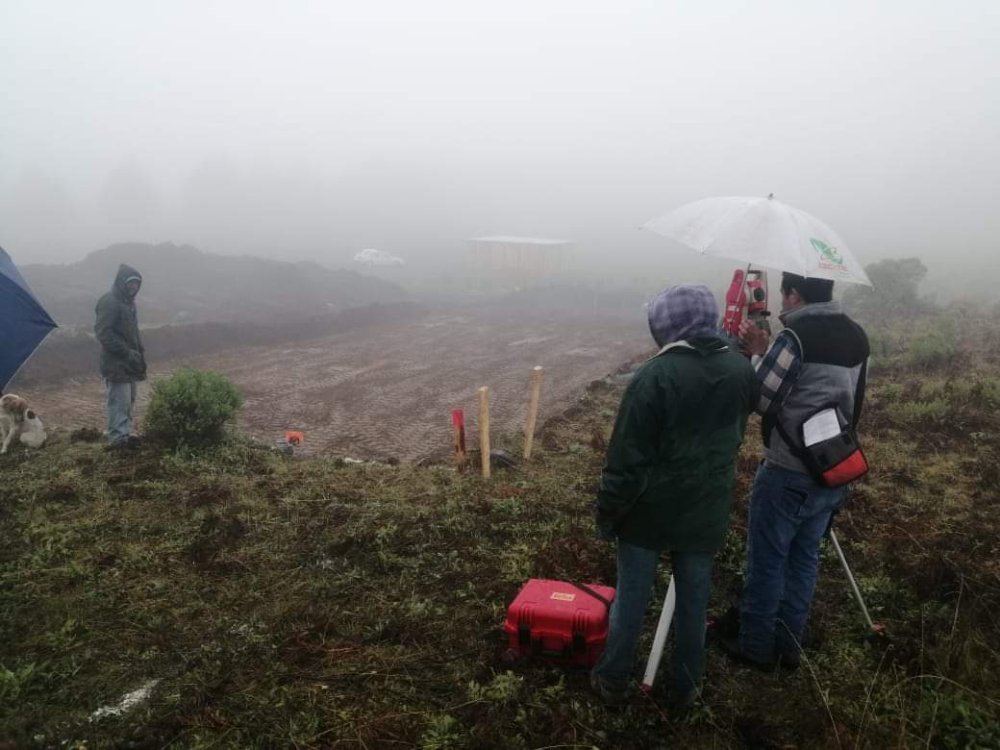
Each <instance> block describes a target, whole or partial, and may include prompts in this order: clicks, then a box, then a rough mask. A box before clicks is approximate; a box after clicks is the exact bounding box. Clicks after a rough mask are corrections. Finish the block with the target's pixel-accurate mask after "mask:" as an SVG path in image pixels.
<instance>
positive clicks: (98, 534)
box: [0, 359, 1000, 748]
mask: <svg viewBox="0 0 1000 750" xmlns="http://www.w3.org/2000/svg"><path fill="white" fill-rule="evenodd" d="M974 364H975V366H976V370H975V375H974V377H970V378H967V379H961V378H953V377H952V378H949V377H948V375H947V374H946V373H941V372H939V371H928V370H926V369H924V368H916V367H914V368H908V367H907V366H905V365H902V364H900V365H899V366H898V369H896V370H889V371H883V372H880V373H875V374H873V377H872V386H873V387H872V393H871V398H870V403H869V412H868V414H867V415H866V420H865V422H864V424H863V430H862V440H863V441H864V445H865V448H866V451H867V452H868V453H869V457H870V459H871V462H872V465H873V471H872V473H871V474H870V475H869V476H868V477H866V478H865V480H863V481H862V482H860V483H859V484H858V486H857V487H855V488H854V489H853V492H852V498H851V501H850V502H849V504H848V506H847V507H846V508H845V510H844V511H843V512H842V513H841V514H840V515H839V516H838V518H837V522H836V524H837V528H838V530H839V534H840V538H841V541H842V543H843V545H844V548H845V552H846V554H847V556H848V559H849V560H850V562H851V565H852V567H853V569H854V572H855V574H856V575H857V577H858V580H859V585H860V586H861V588H862V591H863V592H864V595H865V597H866V599H867V603H868V606H869V608H870V609H871V611H872V614H873V616H874V617H875V618H876V619H878V620H879V621H881V622H882V623H884V624H885V625H886V626H887V629H888V632H889V634H890V636H891V640H890V642H889V643H888V644H882V645H881V646H879V645H872V644H869V643H868V642H867V641H866V638H865V636H866V632H865V627H864V625H863V622H862V619H861V614H860V612H859V610H858V609H857V606H856V604H855V602H854V601H853V599H852V598H851V593H850V590H849V588H848V586H847V583H846V580H845V578H844V575H843V572H842V571H841V570H840V568H839V564H838V562H837V560H836V558H835V556H834V555H833V553H832V551H831V550H830V549H828V548H824V550H823V560H822V571H821V577H820V581H819V584H818V593H817V597H816V601H815V603H814V610H813V617H812V624H811V633H812V635H811V640H810V645H809V648H808V649H807V651H806V656H807V661H806V664H805V665H804V666H803V668H801V669H800V670H799V671H797V672H795V673H792V674H778V675H763V674H758V673H755V672H752V671H749V670H747V669H745V668H742V667H739V666H734V665H733V664H731V663H730V662H729V661H728V660H727V659H725V657H723V656H722V655H721V654H720V653H719V652H718V651H716V650H715V649H711V650H710V651H709V654H708V665H707V670H706V685H705V691H704V695H703V699H702V701H701V702H700V703H699V705H698V706H697V707H696V709H695V710H694V711H693V712H692V713H691V714H690V715H689V716H688V717H687V718H686V719H684V720H683V721H680V720H677V719H675V718H672V717H671V716H670V715H669V713H668V712H667V710H666V708H665V705H664V694H663V692H662V689H663V682H664V680H663V678H662V674H661V679H660V682H659V683H658V686H657V688H656V689H655V690H654V691H653V693H652V694H651V695H648V696H645V695H641V694H639V693H638V692H637V693H636V694H635V696H634V697H633V699H632V700H631V702H630V703H629V704H628V705H627V706H626V707H624V708H621V709H614V710H612V709H607V708H605V707H604V706H603V705H601V704H600V702H599V701H597V700H596V699H595V697H594V696H593V695H592V693H591V692H590V690H589V687H588V685H587V675H586V673H585V672H578V671H572V670H565V669H561V668H558V667H553V666H550V665H546V664H542V663H534V662H517V661H515V662H511V661H509V660H508V659H507V658H505V650H506V643H505V641H504V636H503V633H502V630H501V626H502V623H503V619H504V614H505V610H506V606H507V604H508V603H509V602H510V601H511V600H512V599H513V597H514V595H515V594H516V593H517V591H518V589H519V587H520V585H521V584H522V583H523V582H524V580H525V579H527V578H529V577H545V578H559V579H569V580H576V581H582V582H602V583H610V584H613V583H614V576H615V565H614V556H613V547H612V546H610V545H607V544H605V543H602V542H599V541H597V540H596V539H595V535H594V528H593V521H592V508H591V503H592V499H593V496H594V490H595V487H596V482H597V479H598V476H599V473H600V469H601V465H602V462H603V458H604V451H605V449H606V444H607V440H608V437H609V434H610V429H611V423H612V420H613V417H614V413H615V410H616V408H617V402H618V399H619V398H620V395H621V388H620V386H612V385H608V384H607V383H605V382H603V381H602V382H598V383H595V384H594V385H593V386H592V387H591V388H590V389H589V390H588V392H587V393H586V394H585V396H584V397H583V398H582V400H581V401H580V402H579V404H578V405H577V406H576V407H574V408H573V409H571V410H570V411H569V412H567V413H566V414H564V415H562V416H560V417H557V418H554V419H552V420H550V421H549V422H548V424H547V425H546V426H545V428H544V429H543V430H542V431H541V433H540V435H539V436H538V439H537V441H536V444H535V445H536V456H535V458H534V460H533V461H532V462H531V463H530V464H528V465H522V466H521V467H520V468H517V469H512V470H497V471H496V472H495V474H494V477H493V479H492V480H490V481H488V482H487V481H483V480H481V479H480V478H478V477H477V476H475V475H474V474H472V473H469V474H459V473H456V472H455V471H454V470H453V469H452V468H450V467H447V466H431V467H415V466H408V465H401V466H389V465H381V464H365V465H345V464H344V463H343V462H341V461H339V460H337V459H334V458H318V459H311V460H300V459H297V458H293V457H288V456H285V455H282V454H280V453H277V452H275V451H272V450H269V449H267V448H265V447H262V446H260V445H255V444H252V443H249V442H246V441H244V440H241V439H237V438H229V439H226V440H224V441H222V442H221V443H220V444H218V445H216V446H212V447H208V448H204V449H202V450H193V449H185V450H183V451H178V452H171V451H166V450H163V449H161V448H157V447H155V446H153V445H147V446H145V447H143V448H141V449H139V450H137V451H135V452H130V453H129V452H126V453H113V452H105V451H103V450H102V449H101V447H100V446H97V445H93V444H89V443H79V442H77V443H72V442H70V441H69V440H68V439H67V438H66V437H65V436H61V435H58V434H57V435H56V436H54V438H53V441H52V443H51V444H50V445H49V446H47V447H46V448H45V449H44V450H43V451H41V452H28V451H24V450H17V451H15V452H13V453H12V454H10V455H8V456H4V457H3V459H2V461H0V476H2V478H3V481H2V482H0V534H2V535H3V539H4V544H3V545H2V546H0V740H4V741H7V742H9V743H12V744H13V745H14V746H17V747H82V746H87V747H162V746H167V745H169V746H172V747H209V746H211V747H240V748H244V747H261V748H263V747H290V746H295V747H303V748H332V747H352V748H363V747H367V748H376V747H378V748H381V747H421V748H492V747H497V748H501V747H502V748H541V747H552V746H564V747H599V748H649V747H660V746H678V747H705V748H708V747H712V748H717V747H743V746H754V747H785V746H797V747H886V746H899V747H910V746H913V747H916V746H920V747H926V746H930V747H956V748H957V747H977V746H978V747H990V746H995V745H996V744H997V741H998V738H1000V728H998V724H997V720H996V716H997V712H998V709H1000V704H998V700H997V695H998V677H997V675H998V674H1000V658H998V650H997V646H996V633H997V631H996V622H997V620H998V617H1000V562H998V561H1000V547H998V541H997V540H998V539H1000V527H998V518H1000V508H998V506H997V503H998V498H997V493H996V486H997V479H998V477H997V469H996V466H995V464H996V461H995V455H996V453H995V451H996V448H997V445H998V443H997V439H998V436H1000V424H998V422H997V419H996V416H995V409H993V411H989V410H984V409H978V405H979V404H983V403H994V401H993V399H995V398H996V394H997V383H998V382H1000V370H998V369H997V365H995V364H994V363H992V362H991V361H986V360H978V359H977V360H975V361H974ZM919 404H925V405H926V404H935V406H918V405H919ZM939 404H940V405H939ZM941 405H943V406H941ZM977 409H978V411H979V412H984V413H986V414H987V416H985V417H978V418H977V419H978V421H975V420H973V415H974V414H975V413H976V411H977ZM938 411H946V413H943V414H940V415H938ZM955 415H959V416H961V417H962V418H963V419H966V420H967V421H966V422H965V425H966V426H965V427H963V429H961V430H954V429H945V428H942V427H941V425H942V424H947V422H948V420H949V419H952V417H954V416H955ZM942 420H943V422H942ZM973 422H974V423H973ZM498 443H499V444H500V445H501V446H502V447H506V448H508V449H509V450H511V451H512V452H515V453H516V452H517V451H518V448H519V441H518V440H517V439H516V438H511V437H509V436H507V437H504V436H498ZM759 452H760V446H759V440H758V438H757V433H756V425H755V426H753V427H751V429H750V430H748V439H747V443H746V445H745V446H744V448H743V450H742V452H741V455H740V458H739V461H738V467H739V473H738V476H737V498H736V505H735V509H734V515H733V527H732V530H731V532H730V534H729V536H728V538H727V542H726V545H725V547H724V549H723V550H722V551H721V552H720V554H719V556H718V562H717V566H716V571H715V583H714V591H713V601H712V610H713V611H714V612H722V611H724V610H725V609H726V607H727V606H728V605H729V603H730V597H731V594H732V592H733V591H735V590H738V580H739V575H740V573H741V569H742V565H743V560H744V554H745V553H744V548H743V539H744V529H745V519H746V502H745V496H746V492H747V490H748V489H749V486H750V482H751V480H752V476H753V472H754V470H755V468H756V463H757V459H758V457H759ZM990 472H992V474H991V473H990ZM666 581H667V571H666V570H664V571H662V573H661V576H660V577H659V580H658V582H657V587H656V591H655V593H654V602H656V603H658V602H659V601H662V597H663V595H664V593H665V589H666ZM658 610H659V607H658V604H657V606H654V607H651V609H650V612H649V615H648V618H647V623H646V629H645V632H644V635H643V639H642V641H641V643H640V654H641V657H643V658H644V656H645V654H646V653H648V649H649V646H650V640H651V636H652V632H653V630H654V628H655V624H656V618H657V617H658ZM886 645H887V646H888V647H886ZM665 665H666V662H665ZM129 700H131V701H132V702H131V703H129Z"/></svg>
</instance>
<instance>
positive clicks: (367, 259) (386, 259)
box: [354, 247, 406, 266]
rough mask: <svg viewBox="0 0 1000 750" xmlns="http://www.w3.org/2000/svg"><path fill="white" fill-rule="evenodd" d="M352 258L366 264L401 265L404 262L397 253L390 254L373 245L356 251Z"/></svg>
mask: <svg viewBox="0 0 1000 750" xmlns="http://www.w3.org/2000/svg"><path fill="white" fill-rule="evenodd" d="M354 260H355V261H356V262H358V263H364V264H365V265H366V266H401V265H403V264H404V263H405V262H406V261H404V260H403V259H402V258H400V257H399V256H398V255H390V254H389V253H387V252H385V251H384V250H376V249H375V248H373V247H369V248H365V249H364V250H362V251H360V252H358V253H356V254H355V256H354Z"/></svg>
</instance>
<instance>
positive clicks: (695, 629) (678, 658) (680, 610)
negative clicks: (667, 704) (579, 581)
mask: <svg viewBox="0 0 1000 750" xmlns="http://www.w3.org/2000/svg"><path fill="white" fill-rule="evenodd" d="M714 556H715V555H714V554H713V553H711V552H671V553H670V560H671V563H672V567H673V574H674V582H675V585H676V587H677V592H676V593H677V608H676V609H675V610H674V628H676V630H675V638H676V640H675V646H674V658H673V668H672V677H671V682H670V690H671V691H672V692H674V693H675V694H677V695H679V696H686V695H688V694H690V693H691V692H693V691H695V690H697V688H698V684H699V683H700V682H701V674H702V671H704V667H705V610H706V608H707V607H708V595H709V590H710V588H711V583H712V561H713V558H714ZM659 558H660V553H659V552H655V551H653V550H648V549H644V548H643V547H636V546H634V545H631V544H625V543H623V542H619V543H618V587H617V590H616V592H615V599H614V601H613V602H612V603H611V613H610V626H609V627H610V629H609V632H608V644H607V646H606V647H605V649H604V653H603V654H602V655H601V658H600V660H599V661H598V662H597V665H596V666H595V667H594V672H596V673H597V675H598V676H599V677H601V678H602V679H604V680H606V681H607V682H609V683H611V684H613V685H617V686H621V687H624V686H625V685H626V684H627V683H628V679H629V677H630V676H631V674H632V663H633V661H634V659H635V650H636V646H637V644H638V642H639V633H640V632H641V631H642V621H643V618H644V617H645V615H646V607H647V606H648V605H649V596H650V594H651V593H652V590H653V580H654V578H655V577H656V565H657V563H658V562H659Z"/></svg>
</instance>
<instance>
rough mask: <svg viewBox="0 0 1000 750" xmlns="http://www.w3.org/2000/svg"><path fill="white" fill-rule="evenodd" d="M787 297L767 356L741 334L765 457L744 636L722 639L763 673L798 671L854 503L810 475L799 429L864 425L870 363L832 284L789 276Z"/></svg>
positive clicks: (750, 541) (754, 498) (750, 537)
mask: <svg viewBox="0 0 1000 750" xmlns="http://www.w3.org/2000/svg"><path fill="white" fill-rule="evenodd" d="M781 296H782V313H781V316H780V319H781V321H782V323H784V325H785V328H784V330H783V331H782V332H781V333H779V334H778V335H777V336H776V337H775V340H774V343H773V344H771V345H770V348H768V343H769V340H768V338H769V337H768V336H767V334H766V333H764V332H763V331H761V330H760V329H759V328H755V327H744V329H743V331H742V334H743V335H742V337H741V338H742V341H743V345H744V346H745V347H746V349H747V350H748V351H749V352H750V353H751V354H753V355H754V363H755V366H756V371H757V378H758V379H759V381H760V384H761V393H760V400H759V402H758V403H757V405H756V410H757V411H758V412H759V413H760V414H761V415H762V416H763V420H762V422H761V427H762V431H763V433H764V435H763V436H764V446H765V450H764V461H763V462H762V463H761V466H760V468H759V469H758V470H757V476H756V477H755V479H754V484H753V491H752V494H751V496H750V517H749V519H748V522H747V572H746V580H745V583H744V588H743V596H742V599H741V603H740V632H739V638H738V640H735V639H732V638H720V640H719V644H720V645H721V646H722V648H723V649H725V650H726V651H727V652H728V653H729V654H730V655H731V656H734V657H736V658H737V659H739V660H741V661H744V662H747V663H749V664H750V665H751V666H755V667H758V668H761V669H765V670H771V669H774V668H775V667H776V666H782V667H786V668H795V667H796V666H798V664H799V653H800V642H801V640H802V633H803V631H804V630H805V625H806V618H807V616H808V614H809V605H810V604H811V602H812V597H813V590H814V589H815V586H816V576H817V572H818V570H819V545H820V542H821V541H822V539H823V535H824V534H825V533H826V529H827V528H828V527H829V525H830V519H831V517H832V514H833V513H834V512H836V510H837V509H838V508H839V507H840V505H841V504H843V502H844V499H845V497H846V496H847V486H843V487H837V488H833V489H831V488H830V487H827V486H825V485H822V484H820V483H819V482H817V481H816V480H815V479H813V477H812V476H811V475H810V473H809V470H808V469H807V468H806V465H805V464H804V463H803V461H802V460H801V459H800V458H799V456H798V455H797V453H799V452H801V451H802V450H803V448H802V446H801V445H800V444H798V441H799V440H800V435H801V432H800V429H801V426H802V423H803V422H804V421H805V420H806V419H807V418H808V417H810V416H811V415H813V414H815V413H816V412H818V411H821V410H823V409H825V408H827V407H830V406H832V405H836V407H837V408H838V409H839V411H840V414H841V415H842V417H843V419H844V420H845V421H847V422H849V423H853V424H857V421H858V418H859V417H860V414H861V405H862V402H863V400H864V392H865V373H866V370H867V361H868V355H869V348H868V337H867V336H866V335H865V332H864V330H863V329H862V328H861V326H859V325H858V324H857V323H855V322H854V321H853V320H851V319H850V318H849V317H847V316H846V315H845V314H844V313H843V312H842V311H841V309H840V304H839V303H837V302H833V301H832V300H833V282H832V281H828V280H826V279H813V278H804V277H802V276H798V275H796V274H791V273H786V274H784V275H783V276H782V279H781ZM761 355H763V357H761ZM786 436H787V438H788V439H789V440H791V441H793V442H795V443H796V444H795V445H790V444H789V443H788V441H786Z"/></svg>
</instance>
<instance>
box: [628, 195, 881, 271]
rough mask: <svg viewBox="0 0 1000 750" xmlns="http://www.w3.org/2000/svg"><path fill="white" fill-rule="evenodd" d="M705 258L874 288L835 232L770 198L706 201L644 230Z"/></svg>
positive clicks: (785, 204)
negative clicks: (727, 260)
mask: <svg viewBox="0 0 1000 750" xmlns="http://www.w3.org/2000/svg"><path fill="white" fill-rule="evenodd" d="M642 228H643V229H648V230H650V231H651V232H656V233H657V234H661V235H663V236H664V237H669V238H670V239H672V240H676V241H677V242H680V243H681V244H683V245H687V246H688V247H690V248H693V249H694V250H697V251H698V252H699V253H702V254H703V255H712V256H716V257H720V258H732V259H734V260H741V261H743V262H744V263H752V264H753V265H755V266H764V267H766V268H773V269H776V270H779V271H790V272H791V273H797V274H799V275H800V276H806V277H811V278H818V279H833V280H834V281H845V282H849V283H853V284H865V285H867V286H871V285H872V283H871V281H869V280H868V276H867V274H865V271H864V269H863V268H862V267H861V264H860V263H859V262H858V260H857V259H856V258H855V257H854V255H852V254H851V251H850V250H848V249H847V245H846V244H845V243H844V241H843V240H842V239H840V237H839V236H837V233H836V232H834V231H833V230H832V229H830V227H828V226H827V225H826V224H824V223H823V222H822V221H820V220H819V219H817V218H816V217H815V216H812V215H810V214H807V213H806V212H805V211H800V210H799V209H797V208H793V207H792V206H789V205H788V204H787V203H782V202H781V201H776V200H774V197H773V196H768V197H767V198H740V197H728V198H706V199H704V200H700V201H695V202H694V203H688V204H685V205H683V206H681V207H680V208H678V209H675V210H673V211H671V212H670V213H668V214H666V215H665V216H661V217H660V218H658V219H653V220H652V221H648V222H646V223H645V224H643V225H642Z"/></svg>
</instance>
